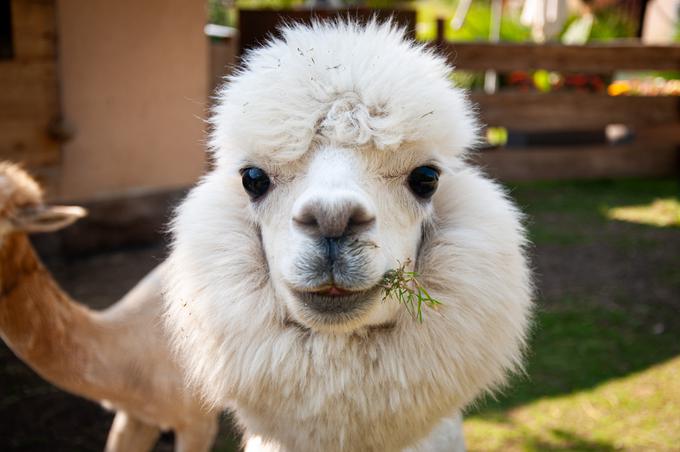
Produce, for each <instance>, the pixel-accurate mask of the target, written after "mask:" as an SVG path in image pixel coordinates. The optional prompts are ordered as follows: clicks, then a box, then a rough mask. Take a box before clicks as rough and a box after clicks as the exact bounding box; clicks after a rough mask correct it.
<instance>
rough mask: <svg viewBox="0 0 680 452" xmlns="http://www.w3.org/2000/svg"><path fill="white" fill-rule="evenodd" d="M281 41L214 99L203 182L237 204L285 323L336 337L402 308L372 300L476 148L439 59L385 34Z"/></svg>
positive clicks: (356, 32)
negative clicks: (210, 168) (211, 160)
mask: <svg viewBox="0 0 680 452" xmlns="http://www.w3.org/2000/svg"><path fill="white" fill-rule="evenodd" d="M282 35H283V37H282V39H280V40H274V41H272V42H270V43H269V44H268V45H267V46H266V47H264V48H261V49H258V50H255V51H253V52H252V53H250V54H249V55H248V56H247V58H246V64H245V69H244V70H242V71H241V72H240V73H239V74H237V75H236V76H235V77H233V79H232V80H231V81H230V83H228V84H227V86H226V87H225V88H224V90H223V91H222V93H221V95H220V100H221V102H220V103H219V105H218V106H217V107H216V110H215V114H214V116H213V119H212V123H213V125H214V130H213V134H212V136H211V147H212V149H213V151H214V156H215V159H216V163H217V165H216V166H217V168H216V170H215V171H214V172H213V173H212V174H210V175H209V176H208V177H207V180H213V179H217V178H222V179H223V181H224V184H223V185H222V188H221V189H219V190H220V191H221V192H222V195H223V196H225V197H226V196H229V197H235V198H238V199H241V201H242V207H239V215H242V216H243V217H244V218H245V219H246V220H247V224H246V225H244V226H243V227H244V228H250V229H252V230H254V231H257V233H258V234H259V239H260V241H261V248H262V252H263V255H264V260H265V263H264V266H263V267H262V268H261V269H260V270H259V271H260V272H263V271H266V270H268V275H269V277H270V278H271V284H272V286H273V287H274V289H275V292H276V295H277V299H278V300H279V301H280V303H282V304H283V305H284V308H285V311H286V313H287V315H288V316H289V318H290V319H291V320H293V321H294V322H296V323H299V324H301V325H303V326H305V327H307V328H311V329H314V330H321V331H335V332H339V331H351V330H355V329H357V328H361V327H364V326H369V325H382V324H389V323H391V322H393V320H394V319H395V316H396V314H397V312H398V311H399V309H400V307H399V305H398V304H396V303H383V302H382V295H381V291H380V285H381V282H382V279H383V276H384V275H385V273H386V272H388V271H389V270H391V269H394V268H397V267H399V266H400V265H402V264H405V263H410V265H411V266H413V265H415V264H416V263H417V262H418V257H419V250H420V245H421V243H422V241H423V237H424V235H425V234H426V233H427V230H428V225H429V224H430V223H431V222H432V220H433V219H434V218H435V216H436V212H435V210H434V209H433V202H434V200H436V199H437V197H439V196H446V195H440V193H439V192H438V190H437V189H438V184H446V183H447V180H448V179H449V178H450V172H451V171H452V169H453V168H455V167H456V166H457V165H459V164H460V161H461V156H462V154H463V153H464V151H465V149H466V148H467V147H469V146H470V145H471V144H472V143H473V141H474V139H475V135H476V123H475V121H474V119H473V115H472V113H471V108H470V106H469V105H468V102H467V100H466V98H465V96H464V94H463V93H462V92H461V91H459V90H457V89H455V88H454V87H452V86H451V83H450V80H449V78H448V77H449V73H450V70H451V68H450V67H449V66H447V64H446V63H445V62H444V60H443V59H441V58H440V57H437V56H435V55H434V54H433V53H432V52H431V51H429V50H426V49H424V48H423V47H422V46H419V45H416V44H414V43H412V42H409V41H407V40H405V39H404V35H403V31H401V30H398V29H395V28H394V27H393V26H391V25H390V24H383V25H380V24H377V23H371V24H369V25H368V26H366V27H361V26H358V25H354V24H343V23H340V24H332V25H322V24H317V25H314V26H312V27H302V26H299V27H292V28H286V29H284V30H283V31H282ZM236 178H238V179H240V184H239V183H238V182H235V179H236ZM228 181H230V182H228ZM238 185H241V186H238ZM215 190H218V189H215ZM227 193H228V194H227ZM204 196H205V199H207V198H208V197H213V198H214V197H217V196H220V194H218V193H215V191H213V192H212V193H211V194H208V193H205V194H204ZM241 210H242V211H241ZM214 214H215V215H219V213H214ZM187 218H188V217H187ZM195 220H196V218H194V221H195ZM199 221H200V220H199ZM181 229H182V227H181V226H179V221H178V227H177V230H178V231H180V232H182V231H181ZM187 233H188V232H187Z"/></svg>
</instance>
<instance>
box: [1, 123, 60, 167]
mask: <svg viewBox="0 0 680 452" xmlns="http://www.w3.org/2000/svg"><path fill="white" fill-rule="evenodd" d="M48 126H49V124H47V123H42V122H40V121H25V120H22V119H19V120H5V119H3V120H2V121H0V160H11V161H13V162H18V163H22V164H24V165H26V166H27V167H29V168H32V167H36V166H41V165H51V164H56V163H59V160H60V157H59V155H60V152H59V144H58V143H57V142H56V141H54V140H53V139H51V138H50V136H49V132H48Z"/></svg>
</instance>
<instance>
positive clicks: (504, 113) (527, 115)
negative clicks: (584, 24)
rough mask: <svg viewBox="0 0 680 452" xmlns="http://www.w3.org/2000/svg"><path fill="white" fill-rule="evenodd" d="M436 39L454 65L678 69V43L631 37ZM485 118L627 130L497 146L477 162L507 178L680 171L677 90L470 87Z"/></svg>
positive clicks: (529, 126) (528, 129)
mask: <svg viewBox="0 0 680 452" xmlns="http://www.w3.org/2000/svg"><path fill="white" fill-rule="evenodd" d="M437 45H438V47H439V48H440V50H441V51H442V52H444V54H445V55H447V57H448V59H449V61H450V62H451V63H452V64H453V65H455V66H456V69H457V70H469V71H485V70H495V71H498V72H510V71H531V70H536V69H546V70H551V71H558V72H562V73H596V74H601V75H605V76H607V75H611V74H613V73H614V72H618V71H638V70H674V71H680V46H645V45H642V44H639V43H637V42H630V43H617V44H610V45H609V44H592V45H585V46H564V45H551V44H547V45H546V44H544V45H538V44H507V43H501V44H490V43H453V42H446V41H444V40H443V39H441V38H440V39H438V40H437ZM472 100H473V101H474V102H475V103H476V104H477V105H478V106H479V112H480V115H481V119H482V121H483V122H484V124H486V125H489V126H498V127H505V128H507V129H508V130H510V131H519V132H520V133H528V134H531V133H545V132H551V133H555V132H557V133H562V134H563V135H566V134H568V133H570V132H571V133H583V132H588V131H602V135H603V136H604V129H605V127H607V126H609V125H612V124H620V125H623V126H625V127H626V128H627V129H628V130H629V131H630V132H631V134H630V136H629V138H628V139H627V140H625V141H624V142H622V143H620V144H609V143H600V144H592V145H583V144H579V145H560V144H559V143H558V144H554V145H551V146H545V145H541V146H540V147H533V148H531V147H516V148H512V147H501V148H497V149H494V150H488V151H484V152H482V153H481V154H480V155H479V156H478V161H479V162H480V164H482V165H483V166H486V167H487V168H488V170H489V172H491V173H492V174H494V175H496V176H498V177H501V178H503V179H509V180H526V179H568V178H595V177H623V176H653V175H669V174H677V172H678V155H679V153H678V150H679V146H680V97H678V96H634V95H630V96H627V95H621V96H610V95H608V94H607V93H606V92H574V91H563V90H556V91H551V92H547V93H540V92H536V91H522V90H505V91H504V90H499V91H497V92H496V93H495V94H484V93H479V92H473V94H472Z"/></svg>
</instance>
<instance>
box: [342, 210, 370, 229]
mask: <svg viewBox="0 0 680 452" xmlns="http://www.w3.org/2000/svg"><path fill="white" fill-rule="evenodd" d="M374 222H375V216H373V215H372V214H371V213H369V212H368V211H366V210H365V209H364V208H361V207H360V208H357V209H355V210H354V212H353V213H352V216H350V218H349V222H348V226H349V227H352V226H360V227H365V226H371V225H372V224H373V223H374Z"/></svg>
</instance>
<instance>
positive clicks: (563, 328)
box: [470, 300, 680, 422]
mask: <svg viewBox="0 0 680 452" xmlns="http://www.w3.org/2000/svg"><path fill="white" fill-rule="evenodd" d="M655 314H656V315H654V317H655V318H656V319H657V320H658V317H657V316H658V314H659V313H655ZM662 318H663V316H662ZM654 322H655V320H653V319H651V318H650V317H649V316H645V315H640V314H636V313H633V312H628V311H626V310H624V309H623V308H616V307H615V308H610V309H607V308H604V307H598V306H592V305H588V304H586V303H583V302H581V303H576V302H573V301H569V300H565V301H564V303H563V304H562V305H560V306H550V308H543V309H539V311H538V314H537V317H536V324H535V329H534V332H533V335H532V339H531V342H530V345H529V350H530V352H529V354H528V360H527V367H526V374H525V375H518V376H515V377H514V378H513V381H512V382H511V384H510V386H509V389H507V390H506V392H505V393H503V394H502V395H501V396H499V397H498V398H497V399H496V400H494V399H492V398H487V399H485V400H483V401H482V402H480V403H479V405H478V406H477V407H476V408H475V409H473V410H471V412H470V414H479V415H482V416H484V417H485V418H487V419H490V420H496V421H501V422H503V420H504V418H505V411H506V410H508V409H511V408H514V407H516V406H520V405H524V404H527V403H529V402H531V401H534V400H537V399H540V398H544V397H551V396H557V395H564V394H570V393H573V392H575V391H580V390H584V389H589V388H592V387H594V386H597V385H599V384H601V383H604V382H606V381H607V380H610V379H613V378H619V377H623V376H626V375H628V374H630V373H632V372H637V371H640V370H644V369H646V368H648V367H650V366H652V365H654V364H657V363H660V362H663V361H666V360H667V359H669V358H672V357H674V356H676V355H678V354H680V341H678V340H677V338H678V328H677V326H678V325H677V324H674V322H671V323H670V324H663V323H660V322H659V323H654Z"/></svg>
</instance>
